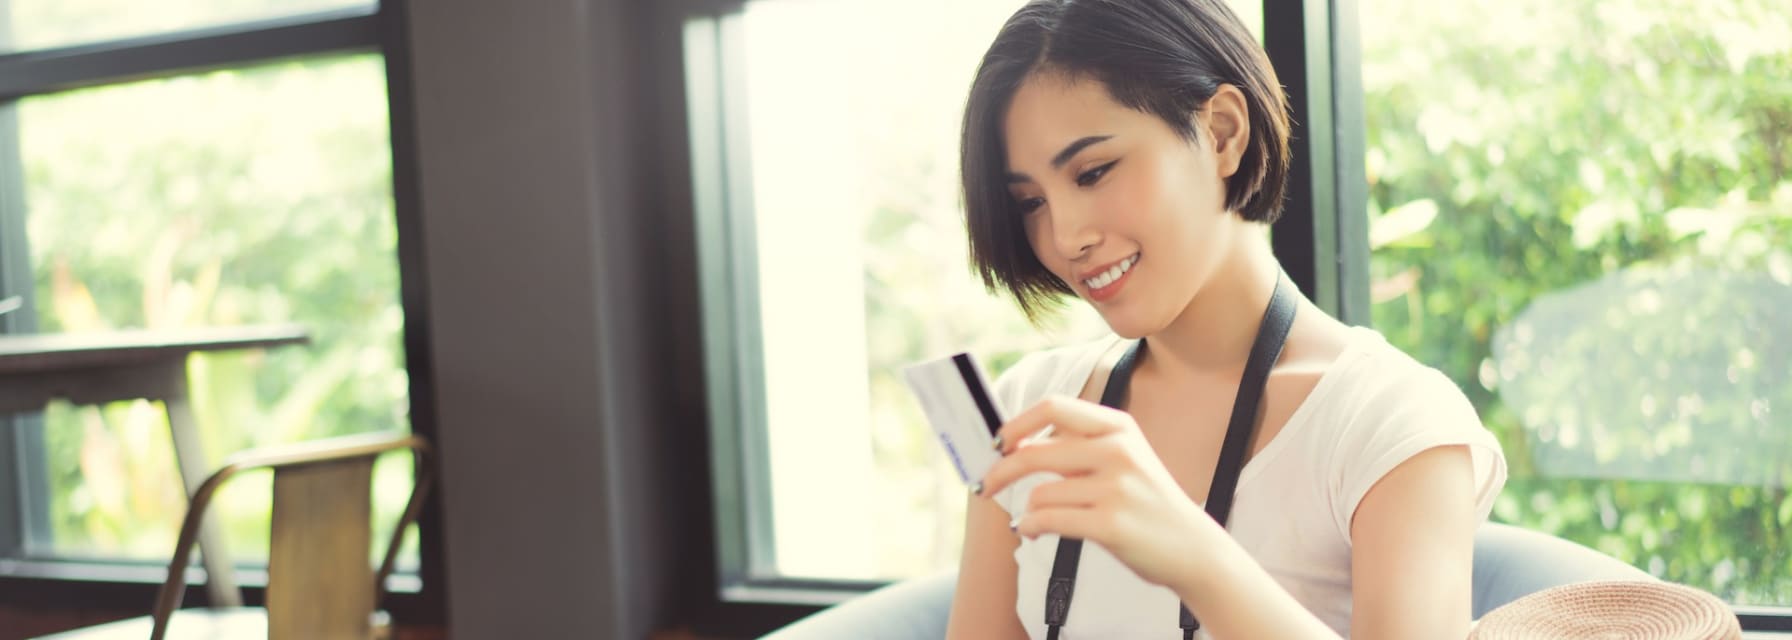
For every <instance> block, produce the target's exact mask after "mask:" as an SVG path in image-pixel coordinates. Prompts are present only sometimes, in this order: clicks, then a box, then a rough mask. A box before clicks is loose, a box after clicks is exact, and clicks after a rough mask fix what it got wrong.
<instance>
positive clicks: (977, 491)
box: [971, 482, 983, 496]
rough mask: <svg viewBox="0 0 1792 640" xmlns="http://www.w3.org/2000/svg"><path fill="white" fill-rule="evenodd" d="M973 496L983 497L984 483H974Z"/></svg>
mask: <svg viewBox="0 0 1792 640" xmlns="http://www.w3.org/2000/svg"><path fill="white" fill-rule="evenodd" d="M971 494H972V495H979V496H980V495H983V483H982V482H977V483H973V484H972V485H971Z"/></svg>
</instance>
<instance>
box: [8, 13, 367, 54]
mask: <svg viewBox="0 0 1792 640" xmlns="http://www.w3.org/2000/svg"><path fill="white" fill-rule="evenodd" d="M9 4H10V6H11V7H12V11H11V16H10V18H11V23H12V29H11V31H12V37H11V39H10V41H4V40H0V42H4V44H3V45H0V53H7V52H11V51H30V50H33V49H48V48H51V47H65V46H69V45H78V44H86V43H91V42H98V41H104V40H114V39H118V38H128V37H133V36H145V35H160V34H166V33H170V32H175V31H180V30H184V29H193V28H196V27H216V26H220V25H228V24H232V23H239V22H248V21H253V20H270V19H273V20H277V19H290V18H292V17H294V16H301V15H303V14H307V13H315V12H318V11H324V10H329V9H365V8H371V7H372V6H374V5H375V4H376V3H375V2H373V1H372V0H176V1H171V2H128V1H126V0H9Z"/></svg>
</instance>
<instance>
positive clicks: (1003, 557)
mask: <svg viewBox="0 0 1792 640" xmlns="http://www.w3.org/2000/svg"><path fill="white" fill-rule="evenodd" d="M964 520H965V525H964V551H963V552H962V555H960V557H959V560H958V588H957V589H956V590H955V591H953V593H952V618H951V620H950V621H949V622H948V623H947V625H946V637H947V638H950V639H953V640H965V639H975V640H980V639H982V638H998V639H999V638H1026V637H1027V630H1026V628H1025V627H1022V626H1021V624H1020V619H1019V618H1016V617H1015V615H1014V602H1015V597H1016V595H1017V594H1016V593H1015V572H1016V571H1017V568H1016V567H1015V565H1014V549H1015V548H1016V547H1019V546H1020V538H1017V537H1015V535H1014V532H1013V531H1011V530H1009V529H1008V512H1007V511H1005V510H1003V509H1002V507H1001V505H998V504H996V502H995V501H994V500H983V499H979V498H977V497H976V496H972V497H970V498H969V502H968V503H967V504H966V505H965V518H964Z"/></svg>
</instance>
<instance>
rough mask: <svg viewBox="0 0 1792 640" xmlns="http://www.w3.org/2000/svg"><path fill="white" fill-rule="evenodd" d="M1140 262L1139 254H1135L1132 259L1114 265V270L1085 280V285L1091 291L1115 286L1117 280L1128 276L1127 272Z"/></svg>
mask: <svg viewBox="0 0 1792 640" xmlns="http://www.w3.org/2000/svg"><path fill="white" fill-rule="evenodd" d="M1138 261H1139V256H1138V254H1133V255H1132V256H1131V257H1128V258H1127V259H1125V260H1121V261H1120V263H1119V264H1116V265H1114V266H1113V268H1111V269H1108V270H1107V271H1104V272H1102V273H1101V275H1098V276H1095V277H1093V278H1089V279H1087V280H1084V281H1083V284H1086V285H1089V288H1090V289H1100V288H1102V287H1106V286H1108V285H1110V284H1113V283H1114V281H1115V280H1119V279H1120V276H1123V275H1126V272H1127V271H1131V270H1132V266H1133V265H1134V264H1137V263H1138Z"/></svg>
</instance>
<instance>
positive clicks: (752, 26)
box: [741, 0, 1261, 579]
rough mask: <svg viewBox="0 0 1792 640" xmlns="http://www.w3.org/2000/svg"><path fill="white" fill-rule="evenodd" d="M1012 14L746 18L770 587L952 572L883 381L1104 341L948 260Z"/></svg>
mask: <svg viewBox="0 0 1792 640" xmlns="http://www.w3.org/2000/svg"><path fill="white" fill-rule="evenodd" d="M1021 4H1022V3H1021V2H1020V1H1019V0H984V1H978V2H967V1H965V0H925V1H921V2H900V3H873V2H802V1H785V0H779V1H756V2H748V3H747V6H746V11H745V16H744V21H743V22H744V34H745V35H744V39H745V47H744V48H745V50H744V51H743V52H741V54H742V55H743V56H744V60H745V65H744V66H745V69H746V73H745V78H744V80H745V83H744V84H745V94H746V95H745V103H746V104H745V108H746V113H747V118H746V121H747V124H748V129H749V131H748V137H749V138H750V139H751V141H752V144H751V155H750V162H751V170H750V175H751V187H750V188H751V191H752V196H753V198H752V212H751V214H752V215H753V216H754V233H755V234H756V236H757V239H756V243H757V244H756V246H755V247H754V248H753V251H752V253H751V254H750V255H752V254H756V258H755V260H756V262H754V263H753V264H752V266H753V268H754V269H756V270H757V272H758V276H759V282H758V288H757V291H755V292H754V293H755V294H756V295H757V300H758V305H759V307H758V308H759V312H760V314H761V316H760V320H761V323H762V325H763V335H762V339H763V352H764V363H763V364H764V369H763V376H764V386H765V395H766V397H765V402H766V416H765V417H766V420H767V424H768V425H769V426H768V427H767V434H766V436H767V440H768V442H769V445H770V446H769V455H770V458H771V459H770V460H769V469H770V470H771V472H770V473H771V483H772V487H771V490H772V495H771V500H770V504H771V509H772V513H771V514H768V515H769V516H770V518H769V519H770V521H771V523H772V529H773V536H772V537H773V540H772V545H771V546H772V547H773V548H774V550H775V562H772V563H770V564H772V565H773V566H774V567H775V571H776V572H777V573H778V574H781V575H783V576H792V577H806V578H839V579H872V578H897V577H903V576H911V575H918V574H923V573H928V572H931V571H934V570H936V569H939V568H943V567H948V566H954V565H955V564H956V562H957V558H958V548H959V540H960V537H961V535H962V528H963V510H964V501H965V488H964V486H963V484H962V483H961V482H960V481H959V480H958V477H957V474H956V472H954V471H953V470H952V468H951V466H950V463H949V462H947V461H946V460H945V456H944V454H943V453H941V452H940V451H939V445H938V444H937V442H938V441H937V439H936V438H934V437H933V436H932V432H931V431H930V430H929V429H928V427H927V426H926V422H925V420H924V418H923V417H922V416H921V414H920V409H919V407H918V406H917V405H916V404H915V402H914V400H913V399H912V397H911V396H910V394H909V391H908V388H907V386H906V385H904V384H903V382H902V380H901V378H900V375H899V368H900V367H901V366H903V365H906V364H910V363H913V362H916V361H918V360H922V359H925V358H929V357H938V356H943V355H947V354H949V353H952V352H955V351H960V350H963V351H971V352H973V353H975V354H977V355H978V356H979V358H980V359H981V360H982V361H983V363H984V365H985V367H986V368H988V369H989V370H990V373H991V375H995V374H997V373H999V372H1000V371H1001V370H1002V369H1003V368H1005V367H1007V366H1008V365H1010V364H1012V363H1013V362H1014V361H1015V360H1017V359H1018V358H1019V357H1020V356H1021V355H1022V354H1024V353H1026V352H1029V351H1033V350H1038V349H1042V348H1047V347H1050V346H1055V345H1059V344H1065V343H1069V342H1072V341H1077V340H1082V339H1089V338H1093V337H1094V336H1096V335H1099V333H1100V332H1103V331H1105V330H1106V327H1105V325H1103V324H1102V323H1101V321H1100V319H1099V318H1098V317H1097V316H1095V315H1094V314H1093V313H1092V312H1090V311H1088V310H1087V308H1086V307H1084V306H1082V305H1072V308H1071V309H1069V310H1068V311H1067V312H1066V313H1065V314H1063V316H1062V317H1061V318H1060V319H1059V320H1058V321H1056V322H1054V323H1052V324H1051V325H1050V326H1048V327H1046V328H1045V329H1044V330H1040V329H1035V328H1034V327H1032V326H1030V325H1028V324H1027V322H1026V320H1025V319H1024V317H1023V316H1022V315H1021V314H1020V312H1019V311H1018V309H1016V308H1015V307H1014V306H1013V304H1012V303H1011V302H1009V301H1008V300H1006V299H1005V298H996V297H992V296H991V295H989V294H987V293H985V292H984V290H983V287H982V285H981V284H980V282H979V281H977V280H976V279H975V278H974V277H973V276H972V275H971V273H970V267H969V265H968V262H967V259H966V256H965V247H966V239H965V234H964V226H963V221H962V210H961V207H960V204H959V193H958V160H957V158H958V130H959V122H960V119H961V118H962V112H961V109H962V108H963V105H964V99H965V95H966V90H967V89H968V88H969V86H970V82H971V76H972V73H973V72H974V71H975V70H976V65H977V62H978V61H979V59H980V58H981V56H982V54H983V51H984V50H985V49H986V48H987V47H988V46H989V43H990V41H991V40H992V39H993V38H994V37H995V33H996V31H997V29H999V28H1000V26H1001V24H1002V22H1003V21H1004V20H1005V19H1007V17H1008V15H1009V14H1011V13H1013V12H1014V10H1015V9H1017V8H1019V7H1020V5H1021ZM1242 4H1248V3H1242ZM1249 19H1250V21H1251V22H1252V23H1260V22H1261V20H1260V19H1256V18H1254V17H1252V18H1249ZM841 25H877V26H878V28H876V29H858V28H842V27H841ZM917 43H925V44H924V45H923V46H917ZM817 52H826V54H825V55H818V54H817ZM743 175H745V174H743ZM1010 409H1011V410H1014V409H1018V408H1010ZM762 515H767V514H762ZM755 560H756V561H757V562H758V563H762V564H763V563H766V559H763V558H756V559H755Z"/></svg>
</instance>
